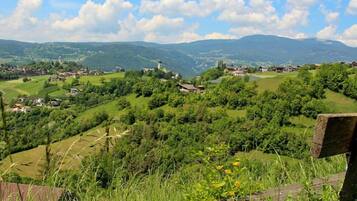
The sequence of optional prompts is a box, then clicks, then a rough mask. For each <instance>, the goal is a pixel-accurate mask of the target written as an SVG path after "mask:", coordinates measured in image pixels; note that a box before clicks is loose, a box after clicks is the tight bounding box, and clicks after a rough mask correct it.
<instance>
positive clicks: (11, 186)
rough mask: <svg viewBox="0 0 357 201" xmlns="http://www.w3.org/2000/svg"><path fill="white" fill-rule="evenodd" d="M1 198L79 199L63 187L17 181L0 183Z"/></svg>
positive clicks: (55, 200)
mask: <svg viewBox="0 0 357 201" xmlns="http://www.w3.org/2000/svg"><path fill="white" fill-rule="evenodd" d="M0 200H3V201H15V200H36V201H60V200H68V201H77V200H78V198H77V197H76V196H75V195H74V194H72V193H70V192H68V191H65V190H64V189H62V188H51V187H47V186H36V185H25V184H15V183H0Z"/></svg>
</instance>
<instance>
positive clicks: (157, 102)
mask: <svg viewBox="0 0 357 201" xmlns="http://www.w3.org/2000/svg"><path fill="white" fill-rule="evenodd" d="M166 103H167V96H166V95H164V94H155V95H154V96H152V98H151V99H150V101H149V103H148V106H149V109H151V110H152V109H155V108H158V107H161V106H163V105H165V104H166Z"/></svg>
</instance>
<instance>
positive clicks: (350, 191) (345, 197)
mask: <svg viewBox="0 0 357 201" xmlns="http://www.w3.org/2000/svg"><path fill="white" fill-rule="evenodd" d="M356 134H357V133H356ZM353 145H354V146H353V147H352V149H353V150H352V152H351V155H350V157H349V160H348V169H347V172H346V177H345V181H344V183H343V187H342V190H341V192H340V201H352V200H357V147H356V145H357V144H356V139H354V143H353Z"/></svg>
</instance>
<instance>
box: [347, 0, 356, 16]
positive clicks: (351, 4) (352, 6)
mask: <svg viewBox="0 0 357 201" xmlns="http://www.w3.org/2000/svg"><path fill="white" fill-rule="evenodd" d="M347 12H348V13H349V14H352V15H356V14H357V0H350V2H349V4H348V7H347Z"/></svg>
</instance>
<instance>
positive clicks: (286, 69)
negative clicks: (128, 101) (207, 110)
mask: <svg viewBox="0 0 357 201" xmlns="http://www.w3.org/2000/svg"><path fill="white" fill-rule="evenodd" d="M341 64H345V63H344V62H341ZM348 65H349V66H351V67H353V68H357V62H356V61H354V62H351V63H348ZM313 66H314V67H315V68H319V67H320V66H321V64H313ZM301 67H302V66H300V65H282V66H260V67H258V68H257V67H251V66H247V65H236V64H223V68H224V69H223V71H224V74H225V75H228V76H236V77H244V76H249V75H254V74H256V73H266V72H275V73H291V72H296V71H298V70H299V68H301ZM217 68H218V66H217ZM3 69H7V70H9V71H12V72H22V73H24V75H29V73H30V74H35V75H38V74H40V75H46V74H47V73H48V72H47V71H34V70H30V69H26V68H19V67H17V68H16V67H13V66H12V67H5V68H3ZM113 72H125V69H124V68H121V67H117V68H115V69H114V70H113ZM142 72H143V73H144V74H147V75H151V74H152V73H155V72H156V73H157V72H162V73H163V74H165V75H166V74H168V75H169V78H170V79H175V80H178V84H177V87H178V89H179V91H180V92H181V93H203V92H204V91H205V86H204V85H203V84H198V85H195V84H192V83H190V82H187V81H180V80H181V79H180V78H181V75H180V74H179V73H175V72H172V71H169V70H167V68H165V67H164V66H163V63H162V62H161V61H159V62H158V63H157V66H156V67H154V68H144V69H143V70H142ZM105 73H109V72H104V71H101V70H89V69H88V68H81V69H79V70H75V71H68V72H63V71H57V72H56V73H55V74H53V75H51V76H50V77H49V78H48V83H49V84H51V83H54V84H56V82H65V81H66V80H67V79H70V78H72V79H79V78H80V77H82V76H102V75H104V74H105ZM29 79H30V78H29ZM161 80H162V81H166V79H164V78H161ZM23 81H24V82H25V80H23ZM213 82H214V81H213ZM79 93H80V89H79V88H76V87H71V88H69V89H68V93H67V94H66V97H74V96H77V95H78V94H79ZM62 102H63V99H62V98H50V97H45V98H44V97H30V96H21V97H18V99H17V100H16V101H15V102H13V104H11V107H10V109H9V111H11V112H14V113H18V112H20V113H27V112H29V111H31V109H32V108H34V107H52V108H56V107H60V106H61V104H62Z"/></svg>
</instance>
